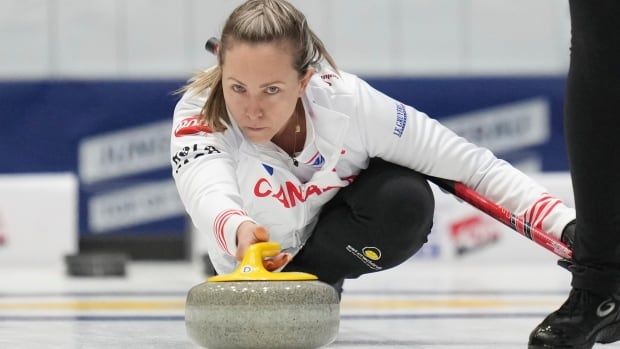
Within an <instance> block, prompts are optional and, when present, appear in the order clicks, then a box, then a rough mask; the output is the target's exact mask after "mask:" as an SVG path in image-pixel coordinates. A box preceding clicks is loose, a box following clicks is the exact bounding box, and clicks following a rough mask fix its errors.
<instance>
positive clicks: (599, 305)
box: [530, 0, 620, 348]
mask: <svg viewBox="0 0 620 349" xmlns="http://www.w3.org/2000/svg"><path fill="white" fill-rule="evenodd" d="M570 10H571V24H572V40H571V63H570V70H569V74H568V85H567V90H566V100H565V132H566V142H567V146H568V155H569V160H570V167H571V177H572V180H573V189H574V193H575V208H576V210H577V220H576V225H575V227H574V230H571V231H569V233H570V234H569V235H573V234H574V236H564V237H563V240H564V241H565V242H567V243H569V245H572V248H573V261H572V262H571V263H570V264H568V268H569V270H570V271H571V272H572V274H573V280H572V287H573V290H572V291H571V293H570V295H569V298H568V300H567V301H566V303H564V305H562V307H561V308H560V309H558V310H557V311H556V312H554V313H552V314H551V315H549V316H548V317H547V318H546V319H545V320H544V321H543V322H542V323H541V324H540V325H539V326H538V327H537V328H536V329H535V330H534V331H533V332H532V334H531V336H530V348H591V347H592V346H593V345H594V343H595V342H603V343H605V342H612V341H616V340H618V339H620V166H619V165H618V159H619V155H618V154H619V153H620V135H619V132H620V1H618V0H572V1H570ZM564 235H567V234H566V232H565V234H564Z"/></svg>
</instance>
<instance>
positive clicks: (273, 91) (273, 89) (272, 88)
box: [266, 86, 280, 95]
mask: <svg viewBox="0 0 620 349" xmlns="http://www.w3.org/2000/svg"><path fill="white" fill-rule="evenodd" d="M266 91H267V94H270V95H275V94H276V93H278V92H280V88H279V87H277V86H269V87H267V90H266Z"/></svg>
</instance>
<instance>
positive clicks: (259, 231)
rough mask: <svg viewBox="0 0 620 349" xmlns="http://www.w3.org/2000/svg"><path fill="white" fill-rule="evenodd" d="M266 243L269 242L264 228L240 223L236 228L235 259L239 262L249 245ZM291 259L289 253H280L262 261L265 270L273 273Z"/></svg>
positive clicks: (248, 223) (253, 224)
mask: <svg viewBox="0 0 620 349" xmlns="http://www.w3.org/2000/svg"><path fill="white" fill-rule="evenodd" d="M266 241H269V233H268V232H267V230H266V229H265V228H264V227H261V226H259V225H257V224H255V223H253V222H250V221H247V222H243V223H241V224H240V225H239V228H237V254H236V256H235V257H236V258H237V260H238V261H241V260H242V259H243V256H245V252H246V251H247V249H248V248H249V247H250V245H252V244H255V243H258V242H266ZM291 258H292V256H291V255H290V254H289V253H284V252H280V253H279V254H277V255H275V256H273V257H269V258H265V259H263V265H264V266H265V269H267V270H269V271H274V270H276V269H279V268H281V267H282V266H284V265H285V264H286V263H288V262H289V261H290V260H291Z"/></svg>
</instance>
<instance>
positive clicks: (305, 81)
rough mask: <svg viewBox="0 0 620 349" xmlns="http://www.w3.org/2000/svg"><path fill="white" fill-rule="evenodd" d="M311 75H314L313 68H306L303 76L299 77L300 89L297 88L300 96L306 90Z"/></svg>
mask: <svg viewBox="0 0 620 349" xmlns="http://www.w3.org/2000/svg"><path fill="white" fill-rule="evenodd" d="M312 75H314V68H308V70H307V71H306V74H304V77H303V78H301V89H300V90H299V95H300V96H301V95H302V94H303V93H304V92H305V91H306V87H308V83H310V79H311V78H312Z"/></svg>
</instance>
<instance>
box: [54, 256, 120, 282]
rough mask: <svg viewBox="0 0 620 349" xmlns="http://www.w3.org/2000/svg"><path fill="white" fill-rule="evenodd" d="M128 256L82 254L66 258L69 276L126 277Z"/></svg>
mask: <svg viewBox="0 0 620 349" xmlns="http://www.w3.org/2000/svg"><path fill="white" fill-rule="evenodd" d="M126 264H127V255H126V254H124V253H105V252H102V253H80V254H75V255H67V256H65V265H66V267H67V268H66V270H67V274H68V275H69V276H79V277H124V276H125V275H126V273H127V272H126Z"/></svg>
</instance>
